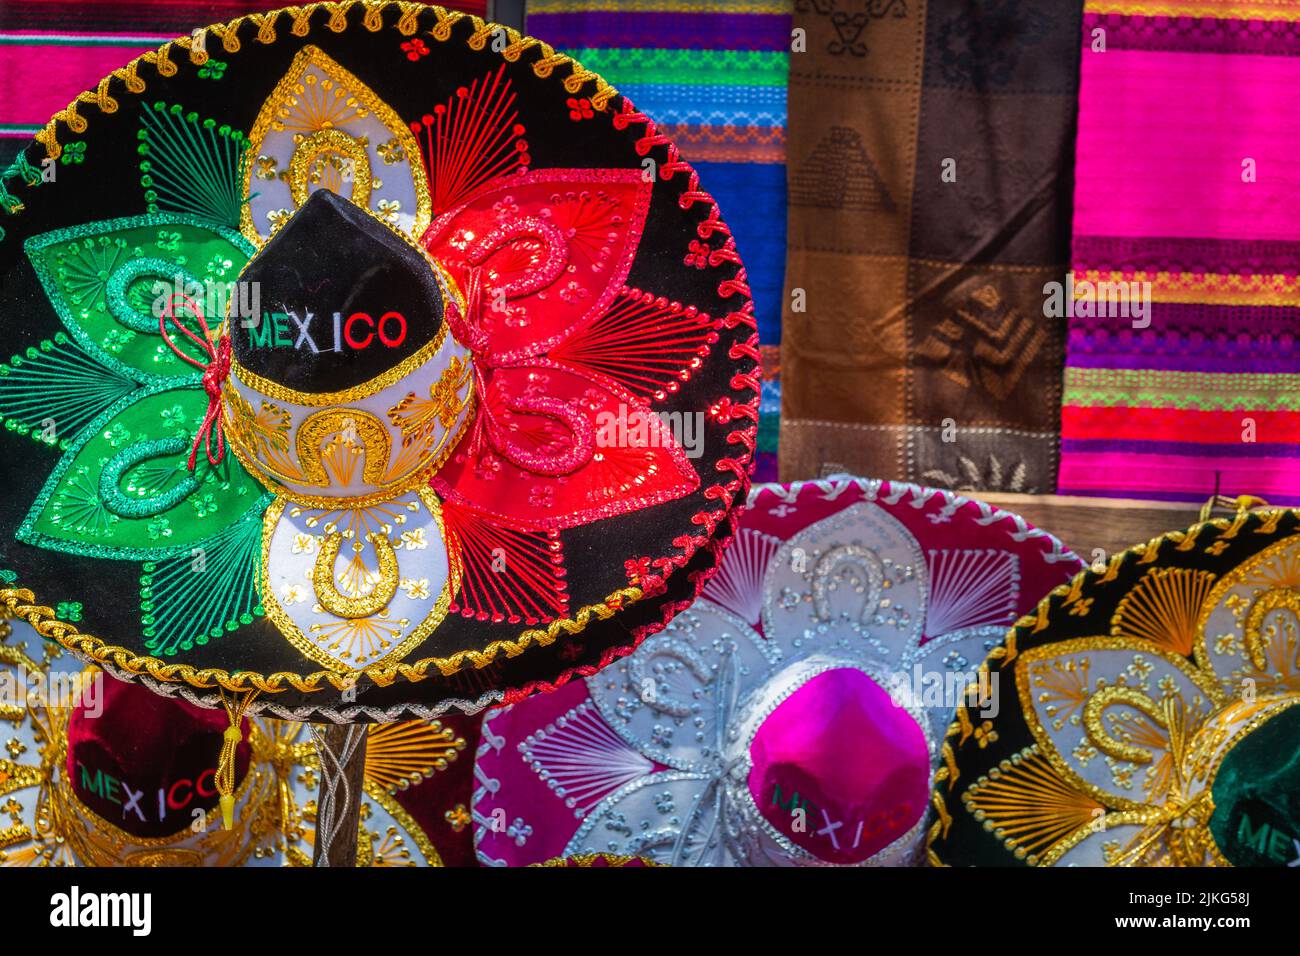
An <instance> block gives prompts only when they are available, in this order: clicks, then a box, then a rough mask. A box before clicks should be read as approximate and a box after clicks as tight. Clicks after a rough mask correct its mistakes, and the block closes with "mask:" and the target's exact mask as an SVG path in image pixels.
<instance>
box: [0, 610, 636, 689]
mask: <svg viewBox="0 0 1300 956" xmlns="http://www.w3.org/2000/svg"><path fill="white" fill-rule="evenodd" d="M642 596H643V592H642V591H641V589H640V588H633V587H628V588H620V589H619V590H617V591H615V592H614V593H612V594H610V595H609V596H608V597H607V598H605V600H604V602H603V603H601V604H590V605H587V606H586V607H583V608H579V609H578V612H577V613H576V614H574V616H573V617H571V618H560V619H558V620H555V621H551V622H550V623H549V624H547V625H546V627H544V628H534V629H533V630H529V631H524V632H523V633H522V634H520V635H519V637H518V638H517V639H515V640H506V641H493V642H492V643H491V644H489V645H488V646H487V647H485V648H483V650H481V651H475V650H465V651H457V652H456V653H455V654H452V655H451V656H450V657H426V658H424V659H423V660H420V661H416V662H415V663H414V664H400V663H399V664H391V665H388V666H386V667H367V668H365V669H363V670H359V671H348V672H346V673H341V674H340V673H336V672H334V671H315V672H313V673H310V674H307V675H305V676H303V675H300V674H295V673H292V672H290V671H276V672H275V673H274V674H267V675H262V674H258V673H256V672H253V671H238V672H236V673H233V674H232V673H231V672H230V671H227V670H223V669H221V668H219V667H205V668H196V667H193V666H191V665H189V664H168V663H165V662H164V661H162V660H160V659H158V658H156V657H141V656H139V655H137V654H135V653H134V652H133V651H131V650H130V649H129V648H125V647H118V646H114V645H111V644H105V643H104V642H103V641H102V640H100V639H99V638H98V637H94V636H93V635H90V634H82V633H81V632H80V631H78V630H77V629H76V628H75V627H74V626H73V625H71V624H69V623H68V622H67V621H60V620H58V619H57V618H56V617H55V616H54V611H53V610H52V609H51V608H48V607H44V606H42V605H39V604H36V603H34V602H35V600H36V597H35V595H33V594H32V592H31V591H29V590H28V589H26V588H0V605H2V606H3V609H5V610H7V611H8V612H10V613H11V614H12V615H13V616H14V617H20V618H22V619H23V620H25V621H26V622H27V623H28V624H30V625H31V626H32V627H33V628H35V629H36V632H37V633H38V634H40V635H41V637H45V638H49V639H51V640H54V641H57V642H58V643H59V644H61V645H62V646H64V647H66V648H67V649H68V650H70V651H74V652H75V653H77V654H79V655H80V656H81V657H83V658H86V659H87V660H90V661H92V662H93V663H96V664H99V665H101V666H108V667H111V668H115V669H117V670H120V671H125V672H126V673H128V674H131V675H133V676H141V675H147V676H149V677H152V678H153V679H154V680H157V681H162V682H164V683H172V684H175V683H186V684H189V685H190V686H191V687H197V688H201V689H207V688H219V689H221V690H227V691H232V692H235V693H247V692H249V691H257V692H261V693H267V694H279V693H282V692H283V691H286V690H289V689H293V690H296V691H299V692H301V693H312V692H315V691H318V690H322V689H324V687H325V685H326V684H327V683H328V684H329V685H331V686H333V687H334V688H335V689H336V690H347V689H349V688H351V687H355V686H356V681H357V679H358V678H359V677H367V678H369V679H370V680H372V681H373V682H374V683H375V684H376V685H378V686H379V687H387V686H389V685H390V684H392V683H393V682H394V681H396V680H398V679H399V678H401V679H405V680H409V681H411V683H418V682H420V681H422V680H426V679H427V678H428V677H429V676H430V671H431V670H433V669H436V670H437V671H438V672H439V673H440V674H442V676H444V677H450V676H451V675H453V674H455V673H458V672H459V671H461V670H462V669H464V667H465V665H466V663H468V664H469V665H470V666H472V667H474V668H475V669H479V668H483V667H487V666H488V665H489V664H491V663H492V661H493V660H494V659H495V658H496V656H497V655H498V654H504V655H505V656H506V657H518V656H519V655H520V654H522V653H523V652H524V651H525V650H527V649H528V648H529V647H532V646H533V645H537V646H538V647H546V646H548V645H550V644H553V643H555V639H556V638H558V637H559V636H560V635H561V634H568V635H573V634H579V633H581V632H582V631H583V630H585V629H586V627H587V625H588V624H590V623H591V621H592V619H593V618H595V619H596V620H600V621H607V620H609V619H610V618H611V617H613V616H614V615H615V614H616V613H617V612H619V611H621V610H622V609H623V608H625V607H626V606H627V605H629V604H632V603H634V602H636V601H639V600H640V599H641V598H642Z"/></svg>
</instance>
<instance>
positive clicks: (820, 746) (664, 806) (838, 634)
mask: <svg viewBox="0 0 1300 956" xmlns="http://www.w3.org/2000/svg"><path fill="white" fill-rule="evenodd" d="M749 503H750V507H749V510H747V511H746V513H745V516H744V519H743V522H742V524H741V527H740V530H739V532H738V533H737V536H736V540H735V541H734V542H733V543H732V545H731V546H730V548H729V550H728V551H727V554H726V557H725V559H724V561H723V564H722V568H721V570H720V571H719V572H718V574H717V575H716V576H715V577H714V578H713V579H712V580H710V581H709V583H708V584H707V585H706V586H705V588H704V591H703V593H702V595H701V597H700V599H699V600H698V601H697V602H696V603H695V605H694V606H692V607H691V608H690V609H689V610H686V611H684V612H682V613H681V614H679V615H678V616H677V617H676V618H675V619H674V620H673V621H672V622H671V623H670V624H669V625H668V626H667V627H666V628H665V629H664V630H663V631H662V633H659V634H656V635H655V636H653V637H651V638H648V639H647V640H646V641H645V643H643V644H642V645H641V646H640V647H639V648H638V649H637V650H636V651H635V652H634V653H633V654H632V655H631V656H629V657H627V658H625V659H624V660H621V661H619V662H617V663H615V664H614V665H612V666H611V667H609V668H607V669H605V670H604V671H602V672H601V673H599V674H596V675H594V676H591V677H589V678H588V679H587V680H586V681H583V682H581V683H578V682H575V683H574V684H572V685H570V686H568V687H564V688H561V689H560V690H559V691H557V692H556V693H554V694H548V695H543V696H540V697H538V698H536V699H532V700H527V701H523V702H520V703H518V704H515V705H513V706H511V707H508V708H504V709H501V710H494V711H490V712H489V713H488V715H487V717H486V719H485V722H484V728H483V735H482V743H481V745H480V746H479V750H478V755H477V764H476V774H477V776H478V778H479V780H480V782H481V784H482V785H481V786H480V787H478V788H477V789H476V791H475V798H474V807H473V810H474V820H475V841H476V845H477V847H478V853H479V857H480V860H481V861H482V862H483V863H485V864H488V865H523V864H533V863H540V862H542V861H545V860H546V859H548V858H552V857H559V856H569V857H571V856H576V855H585V854H590V853H597V852H615V853H621V854H628V855H644V856H647V857H649V858H651V859H654V860H656V861H658V862H662V863H669V864H671V865H690V866H717V865H723V866H731V865H853V864H871V865H877V864H895V865H896V864H903V863H910V862H915V860H916V858H917V856H918V851H919V850H920V848H921V847H922V845H923V837H924V824H925V820H926V813H927V810H928V806H929V787H930V780H931V773H932V771H933V768H934V767H935V766H936V764H937V763H938V760H939V753H940V751H939V745H938V744H939V741H940V740H941V739H942V737H943V733H944V731H945V729H946V727H947V724H948V722H949V720H950V717H951V714H952V711H953V706H954V704H955V699H954V697H955V696H958V695H961V694H962V693H964V692H965V690H966V687H967V684H968V682H969V681H970V680H971V679H973V677H974V675H975V669H976V668H977V667H978V665H979V662H980V661H981V660H982V659H983V656H984V654H985V653H986V652H987V650H988V649H989V648H990V647H992V646H994V645H996V643H997V642H998V641H999V640H1000V639H1001V637H1002V636H1003V634H1004V633H1005V629H1006V627H1007V626H1008V625H1009V624H1010V623H1011V622H1013V621H1014V620H1015V619H1016V618H1017V617H1018V616H1019V615H1021V614H1023V613H1024V612H1025V611H1026V610H1028V609H1030V608H1032V607H1033V606H1034V605H1035V604H1036V602H1037V601H1038V599H1039V598H1040V597H1041V596H1042V595H1044V594H1046V593H1047V592H1048V591H1050V590H1051V588H1052V587H1054V586H1055V585H1057V584H1060V583H1061V582H1062V581H1065V580H1068V578H1069V577H1070V576H1071V575H1072V574H1073V573H1074V572H1076V571H1077V570H1078V569H1079V568H1080V567H1081V562H1080V561H1079V559H1078V558H1077V557H1075V556H1074V555H1073V554H1071V553H1070V552H1069V551H1067V550H1066V549H1065V548H1063V547H1062V545H1061V543H1060V542H1059V541H1058V540H1056V539H1055V538H1053V537H1052V536H1051V535H1050V534H1047V533H1046V532H1043V531H1040V530H1038V529H1035V528H1033V527H1031V526H1029V525H1028V524H1027V523H1026V522H1024V521H1023V520H1022V519H1020V518H1019V517H1017V516H1015V515H1011V514H1009V513H1007V512H1003V511H1000V510H998V509H996V508H991V507H989V506H988V505H984V504H981V503H978V502H974V501H970V500H968V499H965V498H962V497H961V496H958V495H954V494H951V493H949V492H944V491H935V490H932V489H926V488H920V487H917V486H914V485H907V484H898V483H888V482H883V483H882V482H877V481H867V480H863V479H851V478H840V479H830V480H827V481H819V482H804V483H799V484H796V485H788V486H782V485H770V486H761V487H756V488H754V489H753V490H752V492H751V493H750V496H749Z"/></svg>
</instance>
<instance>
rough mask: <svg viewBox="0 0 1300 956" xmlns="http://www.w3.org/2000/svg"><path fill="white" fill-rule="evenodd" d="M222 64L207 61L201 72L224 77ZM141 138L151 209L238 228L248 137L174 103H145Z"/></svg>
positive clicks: (142, 166) (143, 174)
mask: <svg viewBox="0 0 1300 956" xmlns="http://www.w3.org/2000/svg"><path fill="white" fill-rule="evenodd" d="M218 63H219V61H217V60H209V61H208V62H207V64H206V65H205V67H204V68H203V70H200V71H199V76H211V78H212V79H220V78H221V73H222V72H224V71H225V64H224V63H221V64H220V69H218ZM205 70H206V71H207V72H206V73H205V72H204V71H205ZM137 138H138V139H139V140H140V142H139V145H138V146H137V147H136V151H137V152H138V153H139V154H140V156H141V160H140V185H141V187H143V189H144V198H145V201H146V202H147V203H148V204H149V211H150V212H158V211H159V210H160V209H169V210H172V211H174V212H183V213H191V214H193V215H196V216H200V217H202V218H203V219H204V220H205V221H208V222H213V223H220V224H221V225H223V226H230V227H231V228H235V229H238V228H239V214H240V211H241V210H242V209H243V207H244V202H245V199H244V195H245V194H244V183H245V182H246V181H247V178H248V177H247V172H248V162H249V142H248V138H247V137H246V136H245V135H244V134H243V133H242V132H241V131H240V130H237V129H234V128H232V127H231V126H229V125H228V124H224V123H223V124H221V125H218V124H217V122H216V121H215V120H212V119H202V118H200V116H199V114H198V113H194V112H186V111H185V110H183V109H181V107H180V106H179V105H177V104H174V103H173V104H172V105H170V106H168V105H167V104H166V103H162V102H158V103H142V104H141V105H140V130H139V132H138V134H137Z"/></svg>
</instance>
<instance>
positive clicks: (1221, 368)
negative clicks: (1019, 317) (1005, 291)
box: [1059, 0, 1300, 505]
mask: <svg viewBox="0 0 1300 956" xmlns="http://www.w3.org/2000/svg"><path fill="white" fill-rule="evenodd" d="M1083 27H1084V28H1083V55H1082V77H1081V90H1080V104H1079V136H1078V166H1077V181H1076V192H1075V208H1074V240H1073V251H1072V268H1073V274H1074V281H1075V286H1076V291H1075V296H1076V302H1075V306H1076V307H1075V309H1074V310H1073V311H1075V313H1076V314H1075V315H1074V316H1073V317H1071V318H1070V321H1069V342H1068V353H1067V363H1066V372H1065V392H1064V403H1063V410H1062V423H1061V466H1060V480H1059V490H1060V491H1061V492H1062V493H1070V494H1088V495H1103V496H1112V497H1113V496H1123V497H1139V498H1152V499H1164V500H1171V501H1203V500H1205V499H1206V498H1208V497H1209V496H1210V495H1211V494H1213V493H1215V492H1216V490H1221V491H1222V492H1224V493H1227V494H1234V495H1235V494H1247V493H1248V494H1257V495H1260V496H1262V497H1264V498H1266V499H1267V500H1268V501H1269V502H1270V503H1274V504H1287V505H1295V504H1300V335H1298V334H1297V331H1298V323H1300V309H1298V308H1297V306H1300V210H1298V206H1300V166H1297V164H1296V161H1295V149H1296V144H1297V143H1298V142H1300V113H1297V111H1296V110H1295V109H1293V108H1292V107H1293V106H1294V104H1295V101H1296V96H1297V95H1298V93H1300V2H1297V0H1267V2H1253V3H1238V2H1224V0H1220V2H1205V0H1201V2H1158V3H1130V2H1114V0H1095V2H1089V3H1088V4H1087V5H1086V7H1085V20H1084V25H1083ZM1101 42H1104V45H1105V51H1104V52H1100V50H1099V46H1100V43H1101ZM1098 281H1104V282H1110V283H1117V282H1124V283H1134V282H1136V283H1150V300H1151V306H1150V309H1149V310H1148V311H1146V312H1145V314H1142V315H1136V316H1135V315H1134V314H1132V313H1133V312H1134V311H1139V310H1133V309H1130V310H1129V312H1130V314H1129V315H1127V316H1125V315H1124V314H1122V312H1123V310H1122V309H1115V308H1109V309H1107V310H1105V311H1107V312H1108V313H1110V314H1108V315H1106V316H1103V317H1097V316H1095V315H1079V314H1078V313H1079V312H1080V311H1083V312H1096V311H1102V310H1100V309H1099V308H1084V309H1079V308H1078V304H1079V303H1078V301H1077V300H1078V297H1080V296H1081V294H1084V293H1086V292H1087V289H1088V287H1087V286H1084V285H1083V284H1084V283H1087V282H1098ZM1081 286H1082V288H1083V293H1081V292H1080V287H1081ZM1112 288H1115V286H1113V285H1112ZM1127 288H1128V289H1130V290H1140V289H1141V288H1142V287H1141V286H1136V287H1134V286H1129V287H1127ZM1139 294H1140V293H1139ZM1119 298H1120V299H1121V301H1122V296H1121V297H1119ZM1096 301H1097V303H1098V304H1099V303H1100V301H1101V297H1100V296H1097V297H1096ZM1116 311H1120V312H1121V314H1120V315H1118V316H1117V315H1115V314H1114V313H1115V312H1116Z"/></svg>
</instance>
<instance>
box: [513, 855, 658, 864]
mask: <svg viewBox="0 0 1300 956" xmlns="http://www.w3.org/2000/svg"><path fill="white" fill-rule="evenodd" d="M638 860H639V861H640V862H641V863H642V865H644V866H646V867H651V866H662V867H666V866H667V864H666V863H656V862H655V861H654V860H652V859H650V858H649V857H644V856H624V855H623V854H622V853H580V854H578V855H577V856H557V857H555V858H554V859H551V860H546V861H545V862H543V863H529V864H528V865H529V866H530V867H534V866H562V867H577V866H595V865H596V864H598V863H608V864H609V865H610V866H611V867H625V866H627V865H628V864H629V863H634V862H636V861H638Z"/></svg>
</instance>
